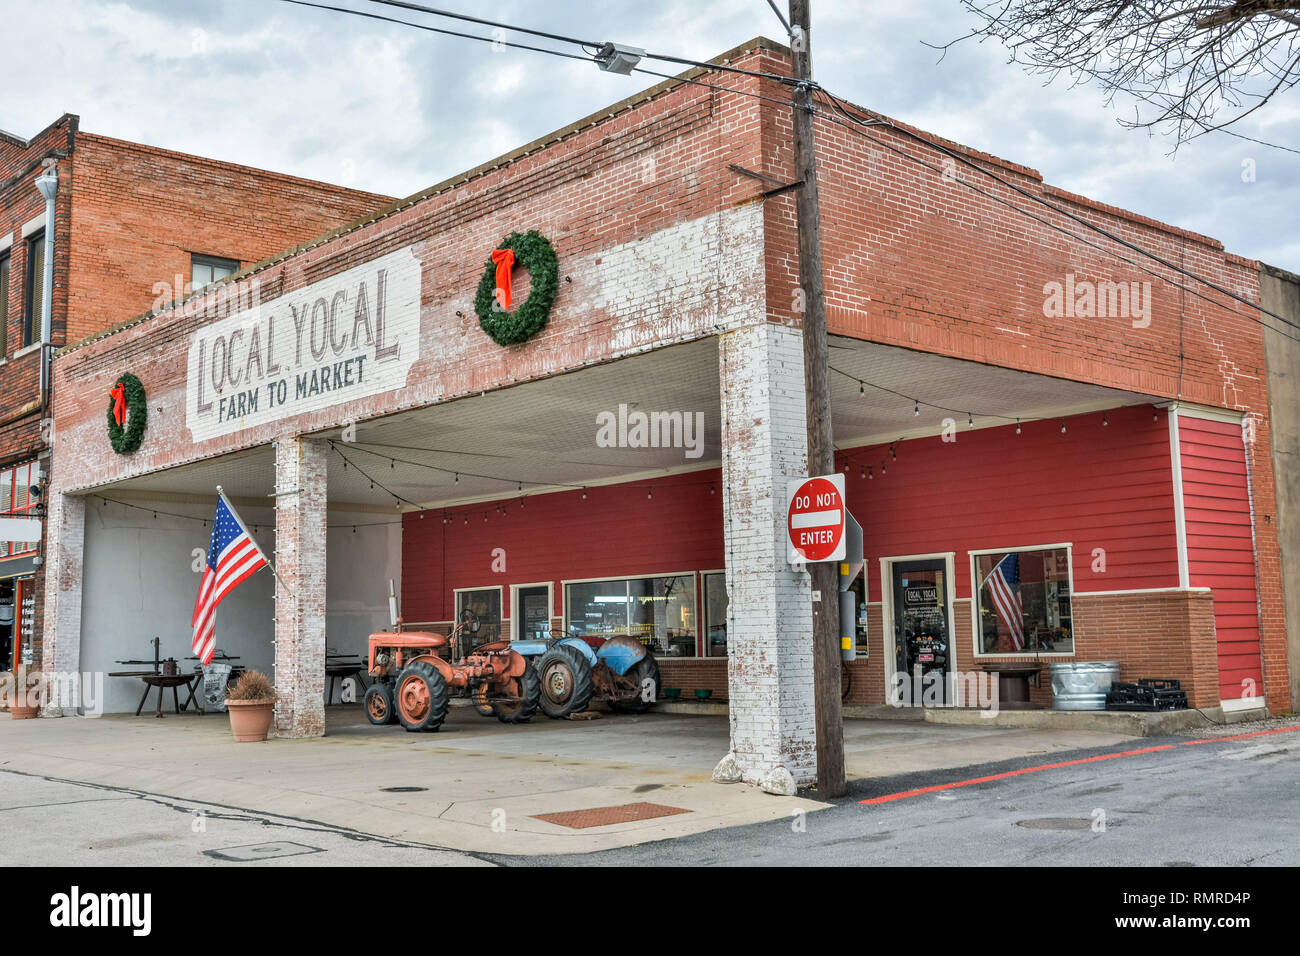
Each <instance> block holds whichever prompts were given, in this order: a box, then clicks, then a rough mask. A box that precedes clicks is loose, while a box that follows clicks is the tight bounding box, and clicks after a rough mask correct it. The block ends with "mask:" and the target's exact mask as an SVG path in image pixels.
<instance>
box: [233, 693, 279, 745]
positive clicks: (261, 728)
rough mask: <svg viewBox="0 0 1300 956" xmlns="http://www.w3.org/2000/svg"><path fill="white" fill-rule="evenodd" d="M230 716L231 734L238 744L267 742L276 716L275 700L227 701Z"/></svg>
mask: <svg viewBox="0 0 1300 956" xmlns="http://www.w3.org/2000/svg"><path fill="white" fill-rule="evenodd" d="M226 711H227V712H228V713H229V714H230V732H231V733H232V734H234V735H235V740H236V741H237V742H238V743H250V742H252V741H255V740H265V739H266V733H267V731H268V730H270V729H271V718H272V717H273V716H274V715H275V701H273V700H229V699H227V700H226Z"/></svg>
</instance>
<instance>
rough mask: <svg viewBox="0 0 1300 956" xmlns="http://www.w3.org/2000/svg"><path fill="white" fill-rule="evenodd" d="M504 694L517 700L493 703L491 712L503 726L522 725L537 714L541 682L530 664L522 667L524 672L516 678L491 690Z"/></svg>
mask: <svg viewBox="0 0 1300 956" xmlns="http://www.w3.org/2000/svg"><path fill="white" fill-rule="evenodd" d="M502 691H504V692H505V694H504V696H510V697H517V698H518V699H517V700H511V701H501V700H498V701H494V702H493V703H492V712H493V713H494V714H496V715H497V720H499V721H501V723H503V724H522V723H523V722H524V721H526V720H527V719H528V718H529V717H531V716H533V714H535V713H537V704H538V701H539V700H540V698H541V696H542V682H541V680H539V679H538V677H537V670H536V668H534V667H533V665H532V663H531V662H530V663H528V664H525V665H524V672H523V673H522V674H520V675H519V676H518V677H516V678H514V679H512V680H507V681H506V682H505V684H504V685H500V684H498V685H497V686H496V687H495V688H493V692H494V693H501V692H502Z"/></svg>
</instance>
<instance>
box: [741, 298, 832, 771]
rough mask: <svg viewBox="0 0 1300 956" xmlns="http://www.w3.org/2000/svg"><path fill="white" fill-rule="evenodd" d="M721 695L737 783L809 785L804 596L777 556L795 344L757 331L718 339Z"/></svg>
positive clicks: (795, 462) (799, 394) (795, 461)
mask: <svg viewBox="0 0 1300 956" xmlns="http://www.w3.org/2000/svg"><path fill="white" fill-rule="evenodd" d="M718 348H719V362H718V365H719V375H720V380H721V381H720V384H721V389H722V487H723V499H722V507H723V536H724V539H725V544H726V565H727V593H728V595H729V597H730V606H729V608H728V610H727V650H728V660H727V686H728V691H729V696H730V702H731V706H730V709H731V747H732V752H733V753H734V754H735V759H736V762H737V763H738V764H739V769H740V774H741V778H742V779H743V780H744V781H745V782H747V783H758V784H764V785H766V784H767V783H770V782H771V780H772V774H773V772H774V771H777V776H778V777H779V776H780V774H779V768H785V769H786V770H788V771H789V772H790V774H791V775H792V776H793V778H794V782H795V783H796V784H798V785H804V784H809V783H813V782H815V781H816V778H817V755H816V723H815V720H814V705H813V660H812V650H813V648H812V595H811V590H810V586H809V577H808V574H807V572H803V571H801V572H796V571H795V570H794V569H792V568H791V566H790V563H789V561H788V558H787V554H786V537H787V536H786V527H785V496H786V490H787V483H788V481H789V480H790V479H791V478H795V477H801V476H803V475H805V474H807V467H808V437H807V414H806V411H805V403H804V375H803V338H802V333H801V332H800V331H799V330H798V329H790V328H787V327H785V326H781V325H772V324H770V323H767V322H764V323H761V324H758V325H753V326H748V327H745V328H741V329H738V330H736V331H734V332H728V333H726V334H724V335H722V336H720V337H719V345H718Z"/></svg>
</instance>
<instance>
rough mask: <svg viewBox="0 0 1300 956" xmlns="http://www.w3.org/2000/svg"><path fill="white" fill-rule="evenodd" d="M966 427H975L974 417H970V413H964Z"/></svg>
mask: <svg viewBox="0 0 1300 956" xmlns="http://www.w3.org/2000/svg"><path fill="white" fill-rule="evenodd" d="M966 427H967V428H974V427H975V416H974V415H972V414H971V413H970V412H967V413H966Z"/></svg>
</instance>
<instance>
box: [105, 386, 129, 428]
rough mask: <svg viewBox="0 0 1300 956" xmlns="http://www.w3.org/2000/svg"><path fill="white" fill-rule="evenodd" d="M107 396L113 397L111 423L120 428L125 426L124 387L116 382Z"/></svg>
mask: <svg viewBox="0 0 1300 956" xmlns="http://www.w3.org/2000/svg"><path fill="white" fill-rule="evenodd" d="M108 394H109V395H111V396H112V397H113V421H115V422H117V424H118V427H121V426H122V425H125V424H126V386H125V385H123V384H122V383H121V382H118V383H117V384H116V385H114V386H113V387H112V389H111V390H110V391H109V393H108Z"/></svg>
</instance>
